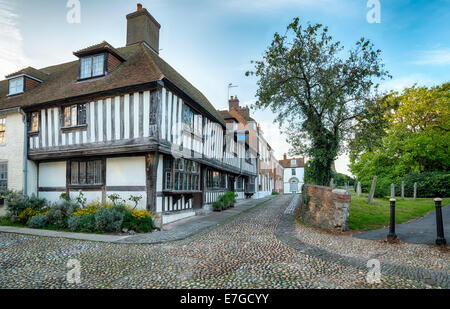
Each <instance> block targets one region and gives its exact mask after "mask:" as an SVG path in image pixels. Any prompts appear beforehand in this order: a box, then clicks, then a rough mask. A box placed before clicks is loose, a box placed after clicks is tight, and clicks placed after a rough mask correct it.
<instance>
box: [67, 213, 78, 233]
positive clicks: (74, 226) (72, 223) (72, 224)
mask: <svg viewBox="0 0 450 309" xmlns="http://www.w3.org/2000/svg"><path fill="white" fill-rule="evenodd" d="M67 227H68V228H69V230H71V231H73V232H77V231H80V230H81V217H77V216H73V215H72V216H70V217H69V219H68V220H67Z"/></svg>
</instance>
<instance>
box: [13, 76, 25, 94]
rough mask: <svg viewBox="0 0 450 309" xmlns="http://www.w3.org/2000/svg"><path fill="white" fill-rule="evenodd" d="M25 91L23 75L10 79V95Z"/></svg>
mask: <svg viewBox="0 0 450 309" xmlns="http://www.w3.org/2000/svg"><path fill="white" fill-rule="evenodd" d="M23 92H24V82H23V76H20V77H16V78H12V79H10V80H9V95H16V94H20V93H23Z"/></svg>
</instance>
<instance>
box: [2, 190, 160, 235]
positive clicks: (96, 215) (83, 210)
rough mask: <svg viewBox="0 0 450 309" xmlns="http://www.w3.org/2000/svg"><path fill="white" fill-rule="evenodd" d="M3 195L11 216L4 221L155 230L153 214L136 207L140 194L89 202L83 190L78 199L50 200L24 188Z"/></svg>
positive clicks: (40, 225)
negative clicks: (23, 190) (31, 193)
mask: <svg viewBox="0 0 450 309" xmlns="http://www.w3.org/2000/svg"><path fill="white" fill-rule="evenodd" d="M1 195H2V196H3V197H4V198H5V200H6V205H7V209H8V216H7V217H6V218H4V219H3V220H2V224H3V225H8V223H10V224H11V225H16V226H17V225H22V226H28V227H31V228H37V229H53V230H69V231H73V232H83V233H120V232H123V231H125V232H137V233H149V232H151V231H152V230H153V218H154V217H153V216H152V213H151V212H149V211H147V210H137V209H136V207H137V204H138V202H139V200H140V199H141V197H135V196H134V197H130V199H129V201H131V202H134V203H135V207H134V208H133V207H132V206H129V205H128V204H127V201H124V200H120V198H118V196H117V195H111V196H109V197H108V198H109V200H110V201H109V202H104V203H102V202H98V201H94V202H91V203H87V202H86V198H85V197H84V194H83V193H82V192H81V191H80V192H79V195H78V196H77V197H76V198H75V199H71V198H70V197H69V196H67V194H65V193H64V194H62V195H61V197H60V200H59V201H58V202H56V203H52V204H49V203H48V202H47V201H46V200H45V199H39V198H37V197H36V196H32V197H25V196H23V194H22V192H16V191H6V192H2V193H1Z"/></svg>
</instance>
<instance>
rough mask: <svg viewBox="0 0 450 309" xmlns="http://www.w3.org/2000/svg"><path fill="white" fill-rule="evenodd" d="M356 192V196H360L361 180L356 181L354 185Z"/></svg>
mask: <svg viewBox="0 0 450 309" xmlns="http://www.w3.org/2000/svg"><path fill="white" fill-rule="evenodd" d="M356 194H357V195H358V196H361V182H359V181H358V184H357V185H356Z"/></svg>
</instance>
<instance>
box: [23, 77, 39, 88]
mask: <svg viewBox="0 0 450 309" xmlns="http://www.w3.org/2000/svg"><path fill="white" fill-rule="evenodd" d="M40 84H41V83H40V82H38V81H37V80H34V79H32V78H29V77H25V91H27V90H30V89H33V88H34V87H36V86H39V85H40Z"/></svg>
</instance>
